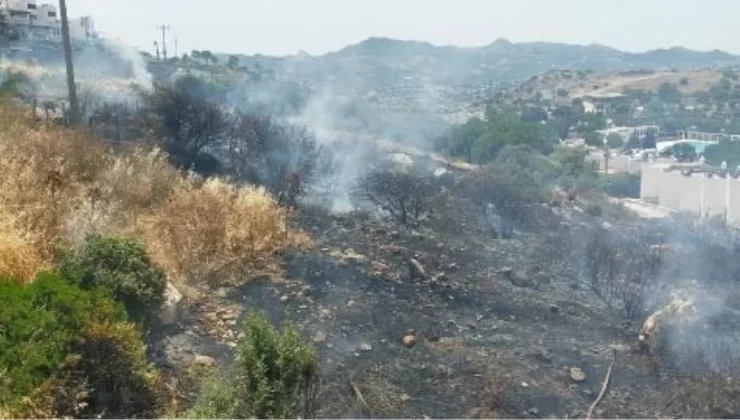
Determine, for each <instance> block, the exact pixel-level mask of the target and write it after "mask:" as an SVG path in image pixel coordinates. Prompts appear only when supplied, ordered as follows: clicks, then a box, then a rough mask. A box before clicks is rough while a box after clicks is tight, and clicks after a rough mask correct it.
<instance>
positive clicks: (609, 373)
mask: <svg viewBox="0 0 740 420" xmlns="http://www.w3.org/2000/svg"><path fill="white" fill-rule="evenodd" d="M616 361H617V351H616V350H614V353H613V355H612V362H611V363H610V364H609V369H608V370H607V371H606V377H605V378H604V383H603V384H602V385H601V392H599V396H598V397H596V400H594V402H593V404H591V406H590V407H589V408H588V413H586V419H587V420H588V419H590V418H591V415H592V414H593V412H594V410H595V409H596V406H597V405H599V403H600V402H601V400H602V399H603V398H604V395H605V394H606V390H607V389H608V388H609V380H610V379H611V377H612V369H613V368H614V362H616Z"/></svg>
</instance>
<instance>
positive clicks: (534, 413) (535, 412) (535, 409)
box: [527, 407, 540, 416]
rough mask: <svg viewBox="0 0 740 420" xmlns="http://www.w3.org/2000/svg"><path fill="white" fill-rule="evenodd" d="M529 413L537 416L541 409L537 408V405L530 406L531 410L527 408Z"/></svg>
mask: <svg viewBox="0 0 740 420" xmlns="http://www.w3.org/2000/svg"><path fill="white" fill-rule="evenodd" d="M527 413H529V414H531V415H533V416H536V415H537V414H539V413H540V410H538V409H537V408H535V407H532V408H530V409H529V410H527Z"/></svg>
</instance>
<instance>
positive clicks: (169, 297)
mask: <svg viewBox="0 0 740 420" xmlns="http://www.w3.org/2000/svg"><path fill="white" fill-rule="evenodd" d="M164 298H165V300H164V303H163V304H162V309H161V310H160V314H159V319H160V321H161V322H162V324H164V325H172V324H175V323H177V321H178V320H179V318H180V311H181V305H180V303H181V302H182V298H183V295H182V293H180V291H179V290H177V287H175V285H174V284H172V283H171V282H167V288H166V289H165V292H164Z"/></svg>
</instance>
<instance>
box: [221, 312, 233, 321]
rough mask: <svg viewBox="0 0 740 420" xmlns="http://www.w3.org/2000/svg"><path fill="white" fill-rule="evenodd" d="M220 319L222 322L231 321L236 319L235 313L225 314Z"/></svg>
mask: <svg viewBox="0 0 740 420" xmlns="http://www.w3.org/2000/svg"><path fill="white" fill-rule="evenodd" d="M221 319H222V320H224V321H231V320H234V319H236V313H234V312H225V313H223V314H222V315H221Z"/></svg>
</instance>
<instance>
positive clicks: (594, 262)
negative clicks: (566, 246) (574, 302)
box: [584, 227, 663, 319]
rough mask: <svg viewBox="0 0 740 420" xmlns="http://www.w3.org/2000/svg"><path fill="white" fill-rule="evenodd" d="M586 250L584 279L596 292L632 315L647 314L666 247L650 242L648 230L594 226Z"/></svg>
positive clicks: (608, 303) (631, 316) (602, 298)
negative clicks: (653, 245)
mask: <svg viewBox="0 0 740 420" xmlns="http://www.w3.org/2000/svg"><path fill="white" fill-rule="evenodd" d="M585 254H586V258H585V261H586V262H585V270H584V271H585V279H586V282H587V284H588V286H589V287H590V289H591V290H592V291H593V292H594V294H596V296H598V297H599V298H600V299H601V300H603V301H604V302H605V303H606V304H607V305H609V306H610V307H612V308H614V309H618V310H621V311H623V312H624V314H625V315H626V316H627V317H628V318H630V319H638V318H640V317H641V316H642V315H644V313H645V310H646V308H645V303H646V302H645V301H646V297H647V294H648V291H649V290H650V289H651V288H652V287H653V286H655V285H656V282H657V280H658V277H659V273H660V271H661V269H662V266H663V251H662V250H661V249H660V248H655V247H652V246H651V241H650V235H649V233H648V232H646V231H644V230H641V229H630V230H627V229H624V230H623V231H620V232H615V231H613V230H610V229H604V228H600V227H599V228H593V229H592V230H591V231H590V232H589V234H588V236H587V238H586V247H585Z"/></svg>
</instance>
